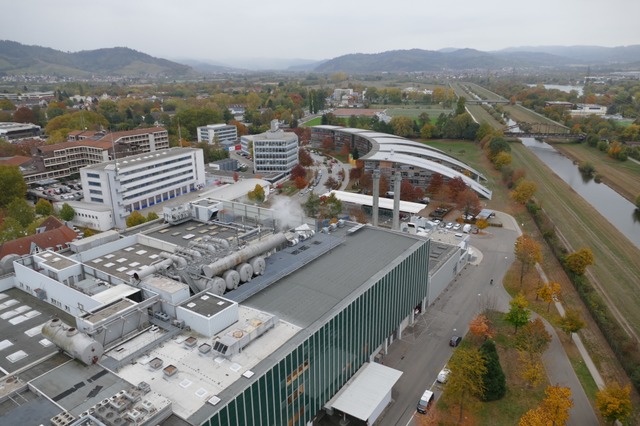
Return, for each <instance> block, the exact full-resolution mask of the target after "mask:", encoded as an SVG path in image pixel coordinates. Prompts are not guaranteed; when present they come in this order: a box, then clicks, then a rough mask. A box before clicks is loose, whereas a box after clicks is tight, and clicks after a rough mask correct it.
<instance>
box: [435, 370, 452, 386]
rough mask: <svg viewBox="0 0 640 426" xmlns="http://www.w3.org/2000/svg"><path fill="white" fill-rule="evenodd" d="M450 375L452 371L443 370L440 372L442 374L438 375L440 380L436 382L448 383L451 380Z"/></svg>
mask: <svg viewBox="0 0 640 426" xmlns="http://www.w3.org/2000/svg"><path fill="white" fill-rule="evenodd" d="M450 373H451V370H449V369H448V368H447V367H445V368H443V369H442V370H440V373H438V378H437V379H436V380H437V381H438V383H447V380H449V374H450Z"/></svg>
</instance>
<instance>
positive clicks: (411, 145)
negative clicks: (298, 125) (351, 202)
mask: <svg viewBox="0 0 640 426" xmlns="http://www.w3.org/2000/svg"><path fill="white" fill-rule="evenodd" d="M314 127H317V128H321V129H326V130H332V131H335V132H341V133H348V134H353V135H358V136H360V137H363V138H366V139H367V140H368V141H369V142H371V145H372V148H371V151H369V152H368V153H367V154H365V155H363V156H362V157H361V158H360V159H361V160H374V161H392V162H395V163H398V164H402V165H407V166H411V167H418V168H421V169H425V170H432V171H434V172H436V173H439V174H441V175H443V176H446V177H448V178H451V179H452V178H456V177H459V178H461V179H462V180H463V181H464V182H465V183H466V184H467V186H469V187H470V188H471V189H473V190H474V191H475V192H477V193H478V194H479V195H481V196H483V197H485V198H488V199H491V194H492V193H491V190H489V189H488V188H486V187H485V186H484V185H482V184H480V183H479V182H477V181H475V180H473V179H471V178H469V177H468V176H467V174H466V173H469V174H471V175H474V176H477V177H478V178H479V179H486V178H485V177H484V175H482V173H480V172H479V171H477V170H475V169H473V168H472V167H470V166H469V165H467V164H465V163H463V162H462V161H459V160H457V159H456V158H454V157H452V156H450V155H448V154H446V153H445V152H444V151H441V150H439V149H436V148H433V147H430V146H428V145H424V144H422V143H418V142H414V141H411V140H408V139H405V138H401V137H399V136H394V135H389V134H385V133H378V132H372V131H369V130H363V129H356V128H344V127H339V126H328V125H320V126H314ZM443 163H447V164H450V165H451V166H447V165H445V164H443ZM456 168H458V169H460V170H461V171H458V170H456Z"/></svg>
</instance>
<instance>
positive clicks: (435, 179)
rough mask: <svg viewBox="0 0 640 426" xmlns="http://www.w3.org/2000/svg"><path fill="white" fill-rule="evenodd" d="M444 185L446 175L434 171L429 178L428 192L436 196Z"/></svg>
mask: <svg viewBox="0 0 640 426" xmlns="http://www.w3.org/2000/svg"><path fill="white" fill-rule="evenodd" d="M443 185H444V176H442V175H441V174H440V173H433V174H432V175H431V178H430V179H429V185H428V186H427V193H428V194H431V196H434V195H435V194H437V193H439V192H440V189H442V186H443Z"/></svg>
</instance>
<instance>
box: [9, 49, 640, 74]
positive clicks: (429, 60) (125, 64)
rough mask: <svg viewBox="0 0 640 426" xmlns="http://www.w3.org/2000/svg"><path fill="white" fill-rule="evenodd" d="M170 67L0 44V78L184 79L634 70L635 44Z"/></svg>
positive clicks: (639, 57) (125, 53) (129, 54)
mask: <svg viewBox="0 0 640 426" xmlns="http://www.w3.org/2000/svg"><path fill="white" fill-rule="evenodd" d="M179 62H182V63H177V62H172V61H168V60H166V59H160V58H155V57H152V56H149V55H147V54H145V53H142V52H138V51H135V50H132V49H129V48H126V47H114V48H108V49H97V50H86V51H81V52H75V53H68V52H61V51H59V50H55V49H51V48H47V47H40V46H27V45H23V44H20V43H17V42H14V41H2V40H0V75H2V74H48V75H59V76H68V77H90V76H95V75H99V76H127V77H190V76H196V75H198V74H211V73H229V72H249V71H248V70H253V71H257V70H287V71H291V72H317V73H333V72H338V71H341V72H346V73H377V72H388V73H394V72H413V71H423V72H442V71H445V72H446V71H462V70H472V69H483V70H499V69H505V68H520V69H524V68H529V69H535V68H546V69H549V68H567V67H575V66H582V67H586V66H591V67H592V69H594V70H595V69H597V68H600V67H607V68H610V69H614V68H615V69H632V68H634V67H635V68H636V69H637V68H640V45H632V46H620V47H599V46H570V47H568V46H535V47H534V46H527V47H510V48H507V49H503V50H499V51H494V52H483V51H480V50H475V49H455V48H447V49H441V50H439V51H432V50H422V49H410V50H393V51H387V52H381V53H373V54H364V53H354V54H349V55H343V56H339V57H337V58H333V59H329V60H323V61H312V60H307V59H281V58H245V59H236V60H233V61H230V62H233V65H226V64H221V63H219V62H213V61H205V60H199V61H196V60H187V59H185V60H180V61H179Z"/></svg>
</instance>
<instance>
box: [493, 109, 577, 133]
mask: <svg viewBox="0 0 640 426" xmlns="http://www.w3.org/2000/svg"><path fill="white" fill-rule="evenodd" d="M503 108H504V110H505V111H506V112H507V113H509V116H510V117H511V118H512V119H513V120H514V121H517V122H525V123H530V124H532V125H533V127H532V131H534V132H542V133H567V132H568V129H567V128H566V127H565V126H563V125H562V124H560V123H557V122H555V121H553V120H551V119H549V118H547V117H545V116H543V115H540V114H537V113H536V112H534V111H531V110H530V109H527V108H525V107H523V106H521V105H504V106H503Z"/></svg>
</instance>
